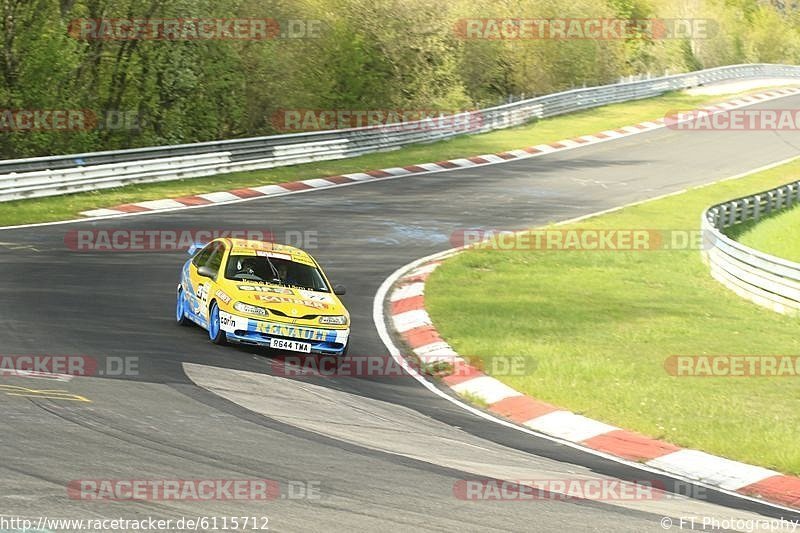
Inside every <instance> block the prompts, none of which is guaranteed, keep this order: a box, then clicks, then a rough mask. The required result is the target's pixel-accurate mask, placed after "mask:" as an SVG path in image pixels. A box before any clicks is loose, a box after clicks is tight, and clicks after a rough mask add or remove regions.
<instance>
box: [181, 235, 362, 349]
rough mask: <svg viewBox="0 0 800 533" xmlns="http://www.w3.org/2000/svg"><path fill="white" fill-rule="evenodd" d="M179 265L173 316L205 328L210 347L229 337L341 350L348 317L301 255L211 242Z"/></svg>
mask: <svg viewBox="0 0 800 533" xmlns="http://www.w3.org/2000/svg"><path fill="white" fill-rule="evenodd" d="M189 253H190V254H191V255H192V258H191V259H190V260H188V261H187V262H186V264H185V265H184V266H183V270H182V272H181V281H180V284H179V285H178V301H177V306H176V318H177V321H178V323H179V324H181V325H189V324H191V323H192V322H193V323H195V324H197V325H199V326H200V327H202V328H204V329H206V330H208V335H209V337H210V338H211V341H212V342H214V343H215V344H225V343H226V342H229V341H230V342H236V343H241V344H252V345H258V346H265V347H269V348H275V349H278V350H289V351H294V352H304V353H315V354H323V355H345V354H346V353H347V348H348V339H349V337H350V314H349V313H348V312H347V309H345V307H344V305H342V302H341V301H340V300H339V298H338V295H342V294H344V292H345V290H344V287H342V286H340V285H339V286H336V287H332V286H331V284H330V282H329V281H328V278H327V277H326V276H325V273H324V272H323V271H322V269H321V268H320V266H319V265H318V264H317V262H316V261H315V260H314V258H313V257H311V256H310V255H309V254H308V253H306V252H304V251H303V250H300V249H298V248H294V247H292V246H286V245H282V244H275V243H270V242H261V241H250V240H243V239H229V238H221V239H215V240H213V241H211V242H210V243H208V244H207V245H205V246H204V247H203V248H202V249H199V250H198V247H197V246H193V247H192V248H191V249H190V250H189Z"/></svg>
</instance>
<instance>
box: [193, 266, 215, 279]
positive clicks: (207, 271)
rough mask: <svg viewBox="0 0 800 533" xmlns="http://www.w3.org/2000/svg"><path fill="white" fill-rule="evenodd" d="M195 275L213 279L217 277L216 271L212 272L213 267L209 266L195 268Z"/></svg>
mask: <svg viewBox="0 0 800 533" xmlns="http://www.w3.org/2000/svg"><path fill="white" fill-rule="evenodd" d="M197 275H198V276H201V277H203V278H209V279H214V278H215V277H217V273H216V272H214V270H213V269H211V268H209V267H207V266H201V267H200V268H198V269H197Z"/></svg>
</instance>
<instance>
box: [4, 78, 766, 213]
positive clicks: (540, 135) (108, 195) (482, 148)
mask: <svg viewBox="0 0 800 533" xmlns="http://www.w3.org/2000/svg"><path fill="white" fill-rule="evenodd" d="M763 90H764V89H763V88H762V89H758V90H757V91H747V92H744V93H738V94H737V96H738V95H741V94H748V93H753V92H759V91H763ZM732 96H734V95H723V96H720V95H716V96H713V97H711V96H691V95H688V94H686V93H683V92H679V93H669V94H665V95H663V96H660V97H657V98H650V99H647V100H638V101H635V102H628V103H624V104H615V105H610V106H605V107H600V108H597V109H592V110H587V111H583V112H580V113H573V114H569V115H564V116H560V117H554V118H550V119H546V120H542V121H540V122H538V123H535V124H529V125H526V126H521V127H517V128H512V129H507V130H501V131H495V132H492V133H486V134H482V135H470V136H464V137H459V138H456V139H451V140H449V141H441V142H437V143H431V144H420V145H414V146H410V147H407V148H403V149H400V150H396V151H392V152H382V153H377V154H369V155H365V156H360V157H354V158H351V159H344V160H338V161H323V162H318V163H308V164H303V165H295V166H291V167H281V168H276V169H268V170H258V171H252V172H238V173H232V174H223V175H218V176H211V177H207V178H195V179H187V180H176V181H171V182H166V183H154V184H145V185H131V186H127V187H121V188H117V189H109V190H105V191H94V192H88V193H78V194H72V195H68V196H56V197H51V198H41V199H31V200H20V201H15V202H6V203H2V204H0V226H6V225H14V224H28V223H34V222H51V221H57V220H66V219H72V218H77V217H79V216H80V215H79V213H80V212H81V211H87V210H89V209H96V208H103V207H113V206H115V205H119V204H124V203H132V202H141V201H145V200H159V199H162V198H174V197H179V196H188V195H192V194H201V193H207V192H214V191H221V190H228V189H236V188H242V187H254V186H259V185H269V184H273V183H283V182H288V181H297V180H305V179H311V178H321V177H325V176H333V175H336V174H344V173H351V172H363V171H366V170H375V169H379V168H388V167H393V166H406V165H413V164H415V163H430V162H434V161H440V160H443V159H454V158H458V157H467V156H473V155H480V154H486V153H496V152H501V151H504V150H513V149H516V148H523V147H526V146H531V145H535V144H540V143H545V142H553V141H557V140H560V139H565V138H570V137H575V136H578V135H587V134H591V133H597V132H599V131H602V130H606V129H612V128H618V127H621V126H627V125H630V124H635V123H637V122H642V121H644V120H651V119H654V118H658V117H663V116H664V115H665V114H666V112H668V111H674V110H676V109H689V108H692V107H695V106H699V105H702V104H707V103H709V102H712V101H720V100H725V99H729V98H730V97H732Z"/></svg>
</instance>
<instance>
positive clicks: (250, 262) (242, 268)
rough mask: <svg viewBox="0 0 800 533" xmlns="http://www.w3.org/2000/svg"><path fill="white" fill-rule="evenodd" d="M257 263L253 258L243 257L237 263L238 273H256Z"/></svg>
mask: <svg viewBox="0 0 800 533" xmlns="http://www.w3.org/2000/svg"><path fill="white" fill-rule="evenodd" d="M256 266H257V264H256V261H255V259H253V258H251V257H243V258H241V259H239V260H238V261H237V262H236V272H237V273H238V274H251V275H254V274H255V273H256Z"/></svg>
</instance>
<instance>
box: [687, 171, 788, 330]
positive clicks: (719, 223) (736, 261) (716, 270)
mask: <svg viewBox="0 0 800 533" xmlns="http://www.w3.org/2000/svg"><path fill="white" fill-rule="evenodd" d="M797 204H800V181H795V182H794V183H790V184H788V185H783V186H781V187H777V188H775V189H772V190H770V191H765V192H761V193H758V194H754V195H752V196H748V197H746V198H737V199H736V200H730V201H728V202H724V203H721V204H717V205H714V206H712V207H710V208H708V209H707V210H705V211H704V212H703V216H702V229H703V236H704V240H705V250H704V256H705V259H706V262H707V263H708V264H709V265H710V267H711V275H712V276H714V278H715V279H717V280H718V281H720V282H721V283H723V284H724V285H725V286H727V287H728V288H730V289H731V290H733V291H734V292H736V293H737V294H738V295H739V296H741V297H743V298H747V299H748V300H751V301H753V302H755V303H757V304H759V305H763V306H765V307H768V308H770V309H772V310H774V311H777V312H779V313H784V314H792V315H796V314H798V313H800V264H798V263H794V262H792V261H788V260H786V259H781V258H780V257H775V256H772V255H769V254H765V253H763V252H759V251H758V250H754V249H752V248H749V247H747V246H744V245H743V244H741V243H738V242H736V241H734V240H733V239H731V238H730V237H727V236H726V235H725V234H723V233H722V231H721V230H722V229H724V228H727V227H730V226H733V225H735V224H739V223H741V222H747V221H749V220H759V219H760V218H761V217H762V216H764V215H767V214H770V213H773V212H775V211H778V210H782V209H786V208H789V207H792V206H794V205H797Z"/></svg>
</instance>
